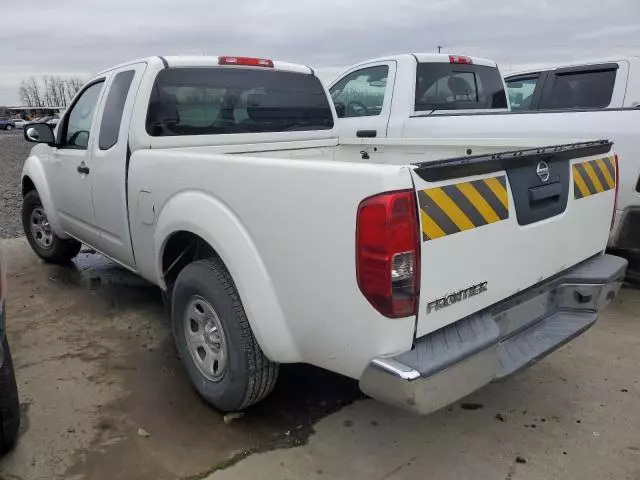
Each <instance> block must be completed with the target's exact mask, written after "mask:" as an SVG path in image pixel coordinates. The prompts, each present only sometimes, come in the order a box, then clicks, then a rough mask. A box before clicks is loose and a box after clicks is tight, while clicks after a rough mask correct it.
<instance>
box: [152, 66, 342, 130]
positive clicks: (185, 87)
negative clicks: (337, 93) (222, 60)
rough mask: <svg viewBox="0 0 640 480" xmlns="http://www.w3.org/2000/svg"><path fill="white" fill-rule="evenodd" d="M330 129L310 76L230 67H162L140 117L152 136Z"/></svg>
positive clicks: (323, 99)
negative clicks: (143, 118)
mask: <svg viewBox="0 0 640 480" xmlns="http://www.w3.org/2000/svg"><path fill="white" fill-rule="evenodd" d="M331 128H333V114H332V112H331V107H330V105H329V101H328V99H327V95H326V93H325V90H324V87H323V86H322V84H321V83H320V80H319V79H318V78H317V77H316V76H315V75H312V74H305V73H294V72H287V71H282V70H263V69H257V68H233V67H198V68H169V69H165V70H162V71H161V72H160V73H158V76H157V77H156V80H155V84H154V87H153V90H152V95H151V98H150V101H149V107H148V111H147V121H146V129H147V132H148V133H149V135H151V136H155V137H162V136H178V135H216V134H238V133H265V132H285V131H305V130H330V129H331Z"/></svg>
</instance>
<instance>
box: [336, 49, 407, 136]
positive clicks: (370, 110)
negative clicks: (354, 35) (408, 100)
mask: <svg viewBox="0 0 640 480" xmlns="http://www.w3.org/2000/svg"><path fill="white" fill-rule="evenodd" d="M395 74H396V62H393V61H391V62H378V63H372V64H370V65H365V66H362V65H360V66H358V67H356V68H354V69H352V70H350V71H348V72H347V73H346V74H345V75H343V76H342V77H341V78H340V79H338V80H337V81H336V82H334V83H333V84H332V85H331V87H330V88H329V92H330V94H331V98H332V99H333V103H334V105H335V107H336V113H337V114H338V122H337V125H336V128H337V130H338V134H339V136H340V137H347V138H349V137H386V135H387V124H388V123H389V112H390V110H391V97H392V95H391V92H392V91H393V83H394V80H395Z"/></svg>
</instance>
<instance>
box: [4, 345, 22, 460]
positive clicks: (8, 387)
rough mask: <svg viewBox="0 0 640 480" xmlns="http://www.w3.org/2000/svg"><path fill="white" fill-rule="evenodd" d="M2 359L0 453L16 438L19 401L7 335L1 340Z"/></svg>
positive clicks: (13, 443)
mask: <svg viewBox="0 0 640 480" xmlns="http://www.w3.org/2000/svg"><path fill="white" fill-rule="evenodd" d="M2 350H3V353H4V361H3V363H2V368H0V454H5V453H6V452H8V451H9V450H11V447H13V446H14V445H15V443H16V440H17V439H18V429H19V427H20V401H19V399H18V386H17V385H16V376H15V372H14V370H13V360H12V359H11V351H10V350H9V343H8V342H7V336H6V335H5V336H4V340H3V341H2Z"/></svg>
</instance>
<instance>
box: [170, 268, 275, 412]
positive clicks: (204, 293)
mask: <svg viewBox="0 0 640 480" xmlns="http://www.w3.org/2000/svg"><path fill="white" fill-rule="evenodd" d="M171 317H172V320H173V329H174V335H175V338H176V344H177V346H178V350H179V352H180V356H181V357H182V361H183V363H184V365H185V367H186V369H187V372H188V374H189V377H190V378H191V381H192V383H193V385H194V386H195V388H196V390H198V392H199V393H200V395H202V396H203V397H204V399H205V400H206V401H207V402H209V403H210V404H212V405H213V406H214V407H216V408H217V409H219V410H222V411H224V412H230V411H236V410H241V409H243V408H246V407H248V406H249V405H251V404H253V403H256V402H258V401H260V400H262V399H263V398H265V397H266V396H267V395H268V394H269V393H271V390H273V387H274V386H275V383H276V379H277V377H278V364H277V363H274V362H272V361H270V360H269V359H268V358H267V357H266V356H265V355H264V353H263V352H262V349H261V348H260V346H259V345H258V342H257V341H256V339H255V337H254V335H253V332H252V331H251V326H250V325H249V321H248V320H247V316H246V314H245V311H244V308H243V306H242V302H241V300H240V296H239V295H238V291H237V290H236V287H235V284H234V283H233V279H232V278H231V275H230V274H229V272H228V271H227V269H226V267H225V266H224V264H223V262H222V261H221V260H220V259H217V258H209V259H205V260H199V261H197V262H193V263H191V264H189V265H187V266H186V267H185V268H184V269H183V270H182V271H181V272H180V274H179V275H178V278H177V279H176V282H175V284H174V286H173V294H172V301H171Z"/></svg>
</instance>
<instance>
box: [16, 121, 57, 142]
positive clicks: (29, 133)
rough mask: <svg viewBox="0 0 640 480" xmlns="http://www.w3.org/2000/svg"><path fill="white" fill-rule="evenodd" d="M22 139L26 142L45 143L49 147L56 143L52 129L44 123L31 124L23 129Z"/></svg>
mask: <svg viewBox="0 0 640 480" xmlns="http://www.w3.org/2000/svg"><path fill="white" fill-rule="evenodd" d="M24 139H25V140H26V141H27V142H34V143H47V144H49V145H51V144H52V143H55V142H56V137H55V135H54V134H53V128H51V125H48V124H46V123H32V124H31V125H27V127H26V128H25V129H24Z"/></svg>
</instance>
